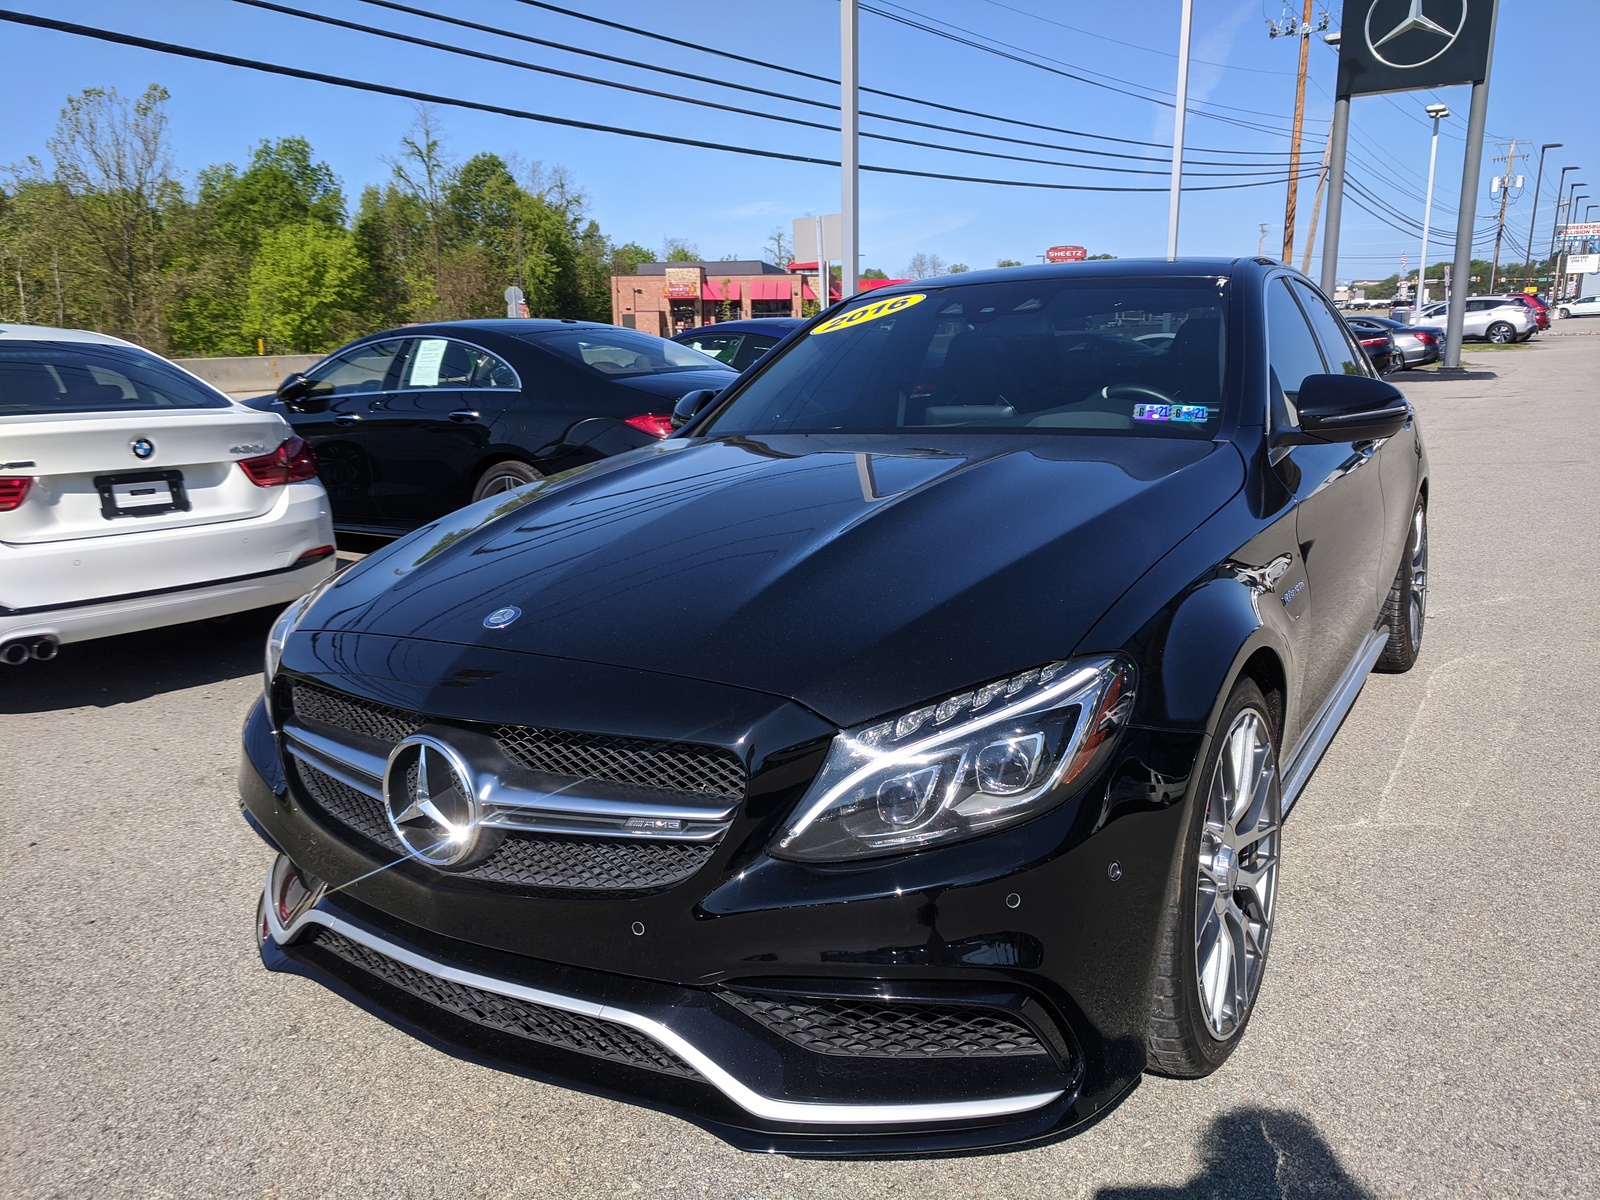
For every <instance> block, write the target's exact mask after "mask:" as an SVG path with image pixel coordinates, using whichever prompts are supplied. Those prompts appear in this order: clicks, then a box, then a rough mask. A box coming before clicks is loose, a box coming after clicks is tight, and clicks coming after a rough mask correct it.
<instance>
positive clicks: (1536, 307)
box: [1498, 292, 1550, 333]
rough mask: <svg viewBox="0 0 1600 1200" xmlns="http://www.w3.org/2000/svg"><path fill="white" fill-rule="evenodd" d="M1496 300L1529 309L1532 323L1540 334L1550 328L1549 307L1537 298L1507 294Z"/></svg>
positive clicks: (1522, 294)
mask: <svg viewBox="0 0 1600 1200" xmlns="http://www.w3.org/2000/svg"><path fill="white" fill-rule="evenodd" d="M1498 299H1501V300H1504V301H1505V302H1506V303H1508V304H1520V305H1522V306H1523V307H1524V308H1526V309H1529V310H1530V311H1531V312H1532V315H1533V319H1534V323H1535V324H1536V325H1537V326H1538V328H1539V331H1540V332H1541V333H1542V332H1543V331H1544V330H1546V329H1549V328H1550V306H1549V305H1548V304H1546V303H1545V302H1544V301H1543V300H1541V299H1539V297H1537V296H1534V295H1530V294H1529V293H1527V292H1508V293H1506V294H1505V295H1504V296H1500V297H1498Z"/></svg>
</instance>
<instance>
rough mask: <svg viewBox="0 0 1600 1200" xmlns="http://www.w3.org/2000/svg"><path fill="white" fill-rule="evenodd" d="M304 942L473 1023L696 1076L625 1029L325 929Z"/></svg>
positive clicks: (317, 928) (668, 1072) (667, 1053)
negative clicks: (445, 973) (456, 978)
mask: <svg viewBox="0 0 1600 1200" xmlns="http://www.w3.org/2000/svg"><path fill="white" fill-rule="evenodd" d="M306 941H307V942H308V943H309V944H310V945H313V946H316V947H318V948H320V949H322V950H325V951H326V952H327V953H329V954H331V955H333V956H334V957H335V958H338V959H341V960H342V961H344V962H346V963H349V964H350V965H351V966H353V967H356V968H358V969H359V970H361V971H364V972H366V973H367V974H368V975H372V976H374V977H375V978H377V979H380V980H382V981H383V982H384V983H387V984H389V985H390V986H391V987H395V988H399V989H400V990H401V991H402V992H405V993H407V994H408V995H411V996H415V997H416V998H417V999H418V1000H421V1001H423V1002H424V1003H427V1004H431V1005H432V1006H433V1007H434V1008H437V1009H441V1010H443V1011H444V1012H447V1013H450V1014H452V1015H454V1016H457V1017H460V1018H462V1019H463V1020H466V1021H471V1022H473V1023H474V1024H477V1025H484V1026H487V1027H488V1028H490V1029H498V1030H500V1031H501V1032H502V1033H509V1034H511V1035H512V1036H514V1037H520V1038H526V1039H527V1040H529V1041H531V1042H541V1043H543V1044H544V1045H547V1046H557V1047H559V1048H561V1049H563V1050H573V1051H576V1052H577V1053H579V1054H588V1055H592V1056H593V1057H595V1058H604V1059H608V1060H609V1061H611V1062H617V1063H624V1064H626V1065H627V1066H630V1067H641V1068H643V1069H644V1070H646V1071H660V1072H662V1073H663V1074H666V1075H679V1076H682V1077H683V1078H685V1079H698V1078H699V1077H700V1076H699V1073H698V1072H697V1071H696V1070H695V1069H694V1068H693V1067H691V1066H690V1065H689V1064H688V1063H686V1062H684V1061H683V1060H682V1059H681V1058H679V1057H678V1056H677V1055H675V1054H673V1053H672V1052H671V1051H670V1050H668V1049H666V1048H665V1047H664V1046H661V1045H658V1044H657V1043H656V1042H654V1041H652V1040H651V1039H650V1038H648V1037H646V1036H645V1035H644V1034H642V1033H639V1032H638V1031H637V1030H634V1029H630V1028H629V1027H628V1026H626V1025H618V1024H617V1023H615V1022H613V1021H605V1020H602V1019H600V1018H599V1017H591V1016H587V1015H585V1014H583V1013H574V1012H567V1011H566V1010H564V1009H559V1008H549V1007H547V1006H545V1005H543V1004H534V1003H533V1002H532V1001H528V1000H518V999H514V998H512V997H510V996H501V995H498V994H496V993H494V992H486V991H484V990H482V989H481V988H475V987H469V986H467V985H466V984H461V983H454V982H452V981H450V980H448V979H440V978H439V977H438V976H437V975H430V974H429V973H428V972H426V971H423V970H421V969H419V968H417V967H413V966H411V965H410V964H409V963H403V962H399V961H397V960H395V959H392V958H390V957H389V956H388V955H386V954H380V953H379V952H378V951H376V950H373V949H371V948H370V947H367V946H363V945H362V944H361V943H360V942H357V941H354V940H353V939H351V938H348V937H345V936H344V935H343V934H342V933H336V932H334V931H333V930H331V929H328V928H326V927H325V926H320V925H319V926H315V927H314V928H313V930H312V932H311V933H310V934H308V935H307V937H306Z"/></svg>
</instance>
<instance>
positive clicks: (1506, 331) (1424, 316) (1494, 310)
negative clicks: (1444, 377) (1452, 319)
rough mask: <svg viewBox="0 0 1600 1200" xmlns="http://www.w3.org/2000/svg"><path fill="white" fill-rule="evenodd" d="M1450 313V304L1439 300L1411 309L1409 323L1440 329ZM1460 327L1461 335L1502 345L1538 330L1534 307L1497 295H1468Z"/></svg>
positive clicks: (1523, 339)
mask: <svg viewBox="0 0 1600 1200" xmlns="http://www.w3.org/2000/svg"><path fill="white" fill-rule="evenodd" d="M1449 316H1450V305H1449V303H1448V302H1447V301H1444V300H1439V301H1436V302H1434V303H1432V304H1429V305H1428V306H1427V307H1426V308H1422V309H1419V310H1414V311H1413V312H1412V313H1411V314H1410V317H1409V319H1408V323H1409V324H1413V325H1436V326H1438V327H1439V328H1441V329H1442V328H1444V327H1445V322H1446V321H1447V320H1448V319H1449ZM1461 330H1462V332H1461V336H1462V337H1464V338H1472V339H1475V340H1478V341H1484V342H1496V343H1498V344H1501V345H1504V344H1506V343H1508V342H1525V341H1527V340H1528V339H1529V338H1531V337H1532V336H1533V335H1534V334H1535V333H1537V332H1538V331H1539V325H1538V322H1537V321H1536V320H1535V319H1534V316H1533V310H1532V309H1530V308H1528V307H1527V306H1525V305H1522V304H1507V303H1506V302H1505V301H1504V300H1501V299H1500V298H1499V297H1496V296H1469V297H1468V298H1467V311H1466V316H1465V319H1464V320H1463V322H1462V327H1461Z"/></svg>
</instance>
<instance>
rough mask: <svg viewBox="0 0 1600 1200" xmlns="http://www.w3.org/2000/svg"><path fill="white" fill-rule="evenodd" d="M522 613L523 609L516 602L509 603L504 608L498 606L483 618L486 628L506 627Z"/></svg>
mask: <svg viewBox="0 0 1600 1200" xmlns="http://www.w3.org/2000/svg"><path fill="white" fill-rule="evenodd" d="M521 615H522V610H521V609H520V608H518V607H517V606H516V605H515V604H508V605H506V606H505V607H504V608H497V609H495V610H494V611H493V612H492V613H490V614H489V615H488V616H487V617H485V618H484V619H483V627H484V628H485V629H504V628H505V627H506V626H507V625H509V624H511V622H513V621H515V620H516V619H517V618H518V617H520V616H521Z"/></svg>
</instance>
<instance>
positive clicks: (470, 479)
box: [272, 319, 738, 534]
mask: <svg viewBox="0 0 1600 1200" xmlns="http://www.w3.org/2000/svg"><path fill="white" fill-rule="evenodd" d="M737 375H738V372H736V371H734V370H733V369H731V368H730V367H727V366H724V365H723V364H722V363H719V362H717V361H716V360H715V359H712V358H709V357H707V356H706V355H704V354H701V353H699V352H698V351H696V350H691V349H689V348H688V347H686V346H678V345H675V344H674V343H672V342H669V341H667V340H666V339H665V338H658V337H656V336H654V335H653V334H648V333H641V332H639V331H637V330H633V329H623V328H621V327H619V326H615V325H600V324H593V323H589V322H581V321H541V320H506V319H500V320H486V321H447V322H442V323H438V324H430V325H410V326H406V327H405V328H403V329H393V330H389V331H387V332H384V333H377V334H373V335H372V336H371V337H366V338H362V339H361V340H360V341H358V342H353V343H351V344H350V345H349V346H346V347H344V348H343V349H341V350H338V351H335V352H334V353H333V354H330V355H329V356H328V357H327V358H325V359H324V360H323V361H322V362H320V363H318V364H317V365H316V366H314V367H312V368H311V369H310V370H309V371H306V372H305V373H304V374H303V375H298V374H297V375H291V376H290V377H289V378H287V379H285V380H284V381H283V383H282V385H281V386H279V388H278V392H277V396H276V400H275V401H274V402H272V403H276V404H279V405H281V406H282V408H283V409H284V410H285V412H286V414H287V416H288V419H289V423H290V424H291V425H293V426H294V429H295V432H297V433H298V434H300V436H302V437H303V438H305V439H306V440H307V441H308V442H310V443H311V445H312V446H313V447H314V448H315V450H316V453H317V469H318V472H319V473H320V475H321V477H322V481H323V483H324V484H325V485H326V486H327V489H328V495H329V498H330V499H331V501H332V504H333V521H334V525H335V526H337V527H338V528H340V529H348V530H355V531H358V532H364V533H379V534H389V533H398V532H402V531H404V530H407V529H411V528H415V527H416V526H417V525H420V524H422V523H423V522H425V521H431V520H433V519H434V518H436V517H439V516H442V515H444V514H445V513H447V512H449V511H451V510H452V509H456V508H459V507H461V506H462V505H463V504H467V503H470V502H471V501H473V500H481V499H482V498H483V497H484V496H488V495H492V494H494V493H496V492H505V491H510V490H512V489H513V488H518V487H521V486H523V485H524V484H528V483H532V482H534V481H536V480H538V479H541V478H543V477H544V476H546V475H551V474H554V473H556V472H559V471H565V470H569V469H571V468H572V467H577V466H582V465H583V464H585V463H590V462H594V461H596V460H597V459H601V458H606V457H608V456H610V455H613V454H621V453H623V452H624V451H627V450H635V449H638V448H639V447H641V446H648V445H652V444H654V443H655V442H657V441H659V440H660V439H661V438H664V437H666V436H667V434H668V433H669V432H670V431H671V420H670V417H671V413H672V406H673V404H674V403H675V402H676V401H677V399H678V398H679V397H680V396H682V395H683V394H684V393H685V392H690V391H695V390H697V389H701V388H710V389H714V390H715V389H721V388H723V387H725V386H727V384H729V383H731V382H732V381H733V380H734V379H735V378H736V377H737Z"/></svg>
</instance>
